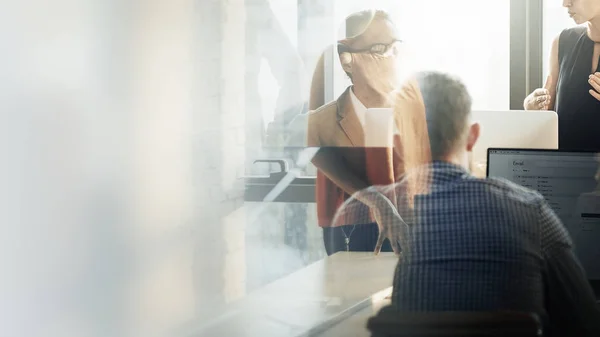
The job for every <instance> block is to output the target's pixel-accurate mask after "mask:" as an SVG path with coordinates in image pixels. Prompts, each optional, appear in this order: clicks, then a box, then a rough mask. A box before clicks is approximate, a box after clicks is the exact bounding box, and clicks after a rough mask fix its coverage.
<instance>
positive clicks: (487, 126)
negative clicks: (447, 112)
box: [472, 110, 558, 177]
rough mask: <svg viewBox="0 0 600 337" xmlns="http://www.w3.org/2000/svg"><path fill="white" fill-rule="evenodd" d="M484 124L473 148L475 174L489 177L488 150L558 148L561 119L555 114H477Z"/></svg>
mask: <svg viewBox="0 0 600 337" xmlns="http://www.w3.org/2000/svg"><path fill="white" fill-rule="evenodd" d="M472 118H473V121H475V122H478V123H479V124H480V125H481V133H480V135H479V139H478V140H477V143H476V144H475V147H474V149H473V158H472V160H473V174H475V175H476V176H479V177H484V176H485V171H486V168H485V165H486V156H487V149H488V148H529V149H558V116H557V115H556V112H554V111H524V110H508V111H473V112H472Z"/></svg>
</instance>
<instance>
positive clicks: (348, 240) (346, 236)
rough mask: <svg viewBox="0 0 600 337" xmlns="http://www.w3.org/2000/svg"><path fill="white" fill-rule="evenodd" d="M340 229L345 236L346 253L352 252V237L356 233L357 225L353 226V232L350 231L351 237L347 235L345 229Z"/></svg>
mask: <svg viewBox="0 0 600 337" xmlns="http://www.w3.org/2000/svg"><path fill="white" fill-rule="evenodd" d="M340 229H341V230H342V233H343V234H344V241H345V242H346V251H347V252H349V251H350V237H351V236H352V233H354V230H355V229H356V225H352V230H351V231H350V234H349V235H346V232H345V231H344V228H342V227H340Z"/></svg>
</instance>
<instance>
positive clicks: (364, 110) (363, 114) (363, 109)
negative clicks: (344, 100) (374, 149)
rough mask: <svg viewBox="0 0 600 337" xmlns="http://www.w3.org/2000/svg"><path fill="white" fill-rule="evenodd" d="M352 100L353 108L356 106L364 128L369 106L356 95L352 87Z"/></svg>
mask: <svg viewBox="0 0 600 337" xmlns="http://www.w3.org/2000/svg"><path fill="white" fill-rule="evenodd" d="M350 101H351V102H352V108H354V113H355V114H356V117H358V121H359V122H360V125H361V126H362V127H363V128H364V127H365V125H366V119H367V117H366V116H367V107H366V106H365V105H364V104H363V103H362V102H361V101H360V100H359V99H358V97H356V95H355V94H354V89H353V88H350Z"/></svg>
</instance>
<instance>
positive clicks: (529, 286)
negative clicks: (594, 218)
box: [336, 162, 600, 336]
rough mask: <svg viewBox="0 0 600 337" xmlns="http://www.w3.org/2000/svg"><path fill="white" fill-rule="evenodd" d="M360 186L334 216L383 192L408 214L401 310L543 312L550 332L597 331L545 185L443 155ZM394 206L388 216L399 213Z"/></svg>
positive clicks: (397, 280) (397, 296)
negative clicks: (475, 169)
mask: <svg viewBox="0 0 600 337" xmlns="http://www.w3.org/2000/svg"><path fill="white" fill-rule="evenodd" d="M411 184H412V185H414V186H417V187H416V188H414V187H413V188H409V186H410V185H411ZM409 191H413V192H414V193H411V192H409ZM392 192H393V193H392ZM359 193H360V194H361V195H355V197H354V198H352V199H350V200H348V201H347V202H346V203H345V204H344V205H343V206H342V207H341V208H340V211H339V212H338V217H336V219H337V218H339V219H342V218H343V217H344V216H357V215H353V214H352V213H354V212H360V211H361V207H357V205H358V203H361V202H359V201H358V199H360V200H363V201H364V200H369V198H372V199H375V198H374V197H372V196H373V195H374V193H381V194H384V195H387V196H391V195H393V194H395V196H394V199H392V200H394V203H395V206H396V210H397V213H396V214H399V215H400V216H401V217H402V218H403V220H404V221H405V223H406V227H407V230H406V234H405V236H406V237H404V239H403V240H402V241H403V244H404V246H403V247H402V255H403V256H402V258H401V260H400V262H399V263H398V266H397V268H396V271H395V275H394V291H393V297H392V302H393V304H394V305H395V307H396V308H397V309H398V310H401V311H499V310H507V311H519V312H529V313H537V314H538V315H540V317H542V318H543V319H545V321H547V322H549V323H550V326H551V328H550V331H563V332H564V331H568V332H569V334H567V335H569V336H600V333H599V332H600V328H599V327H598V323H599V322H600V311H599V310H598V308H597V306H596V303H595V297H594V294H593V291H592V289H591V287H590V285H589V283H588V281H587V279H586V277H585V274H584V272H583V270H582V268H581V267H580V265H579V263H578V261H577V259H576V258H575V256H574V254H573V247H572V243H571V238H570V237H569V234H568V233H567V231H566V229H565V227H564V226H563V224H562V223H561V221H560V220H559V219H558V217H557V216H556V214H555V213H554V212H553V211H552V210H551V209H550V207H549V206H548V204H547V203H546V201H545V200H544V198H543V196H542V195H541V194H539V193H537V192H535V191H532V190H529V189H526V188H523V187H521V186H519V185H516V184H514V183H512V182H510V181H508V180H504V179H496V178H488V179H479V178H475V177H473V176H472V175H471V174H469V173H468V172H467V171H466V170H465V169H463V168H461V167H458V166H455V165H453V164H449V163H443V162H434V163H433V164H431V165H427V166H422V167H419V168H418V169H415V170H413V171H410V172H408V173H407V174H406V175H405V177H404V179H402V180H401V181H400V182H398V183H396V184H394V185H392V186H388V187H371V188H369V189H366V190H365V191H361V192H359ZM413 195H414V197H413ZM357 198H358V199H357ZM377 207H379V206H377ZM391 211H393V210H383V211H382V213H384V214H387V215H384V216H383V219H384V220H383V221H386V222H387V221H393V220H392V219H393V217H394V215H393V214H392V212H391ZM546 319H547V320H546Z"/></svg>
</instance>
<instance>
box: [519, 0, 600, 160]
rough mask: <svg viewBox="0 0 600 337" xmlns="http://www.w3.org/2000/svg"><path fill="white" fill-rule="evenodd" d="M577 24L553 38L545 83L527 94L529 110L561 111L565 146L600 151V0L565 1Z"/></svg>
mask: <svg viewBox="0 0 600 337" xmlns="http://www.w3.org/2000/svg"><path fill="white" fill-rule="evenodd" d="M563 6H564V7H566V8H567V9H568V11H569V15H570V16H571V18H572V19H573V20H574V21H575V23H577V24H579V25H581V24H584V23H585V25H581V26H578V27H574V28H569V29H565V30H563V31H562V32H561V33H560V35H559V36H558V37H556V38H555V39H554V41H553V42H552V48H551V51H550V74H549V75H548V78H547V80H546V84H545V86H544V88H540V89H536V90H535V91H534V92H533V93H531V94H530V95H529V96H527V98H525V102H524V107H525V109H526V110H554V111H556V113H557V114H558V120H559V131H558V132H559V135H558V142H559V147H560V148H561V149H572V150H594V151H600V62H599V61H600V60H599V57H600V1H598V0H570V1H569V0H565V1H563Z"/></svg>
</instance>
